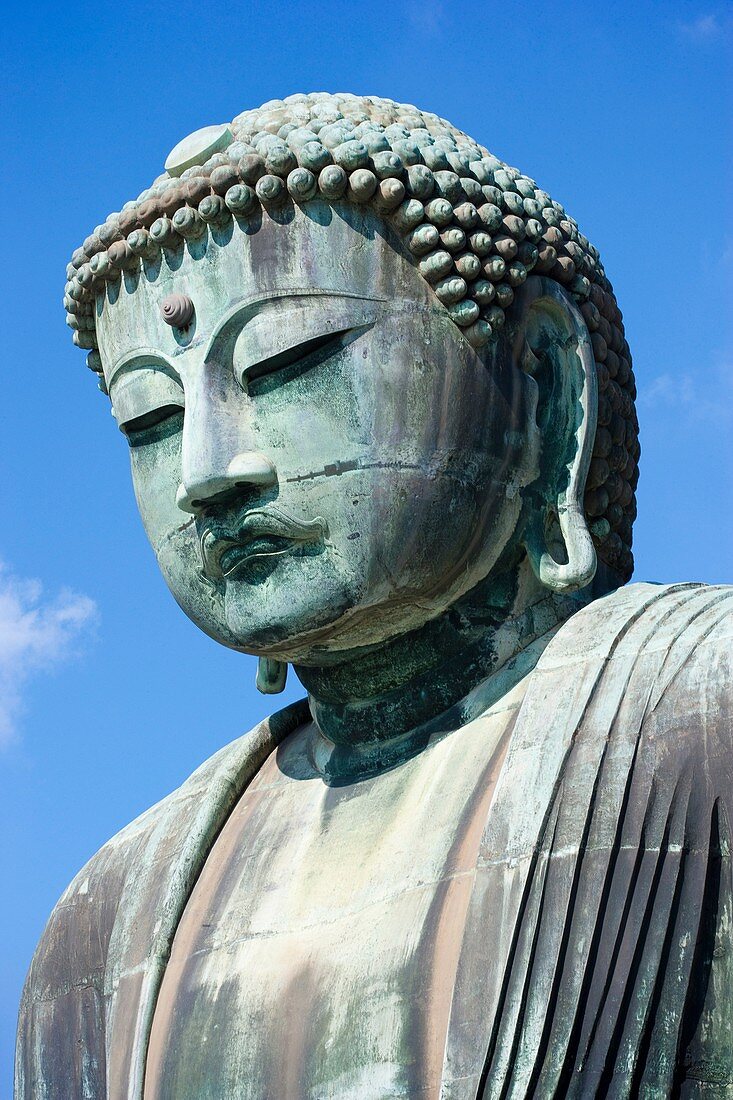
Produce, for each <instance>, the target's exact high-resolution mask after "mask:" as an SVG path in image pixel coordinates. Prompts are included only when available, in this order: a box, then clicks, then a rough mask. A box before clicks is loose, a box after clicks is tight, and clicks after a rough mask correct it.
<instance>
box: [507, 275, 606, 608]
mask: <svg viewBox="0 0 733 1100" xmlns="http://www.w3.org/2000/svg"><path fill="white" fill-rule="evenodd" d="M508 319H509V318H508ZM507 335H508V336H509V337H510V339H511V340H512V356H513V359H514V363H515V366H516V367H518V368H519V369H520V370H522V371H524V372H525V373H526V374H527V375H529V376H530V379H531V381H530V386H531V387H532V388H533V389H534V390H535V397H536V403H535V412H534V417H535V420H536V424H534V425H531V428H532V429H533V430H534V431H539V437H540V458H539V477H538V478H537V480H536V481H535V482H534V483H533V484H532V485H531V486H529V487H528V489H527V490H526V493H525V499H526V526H525V530H524V540H525V546H526V548H527V554H528V557H529V560H530V563H531V565H532V568H533V570H534V572H535V574H536V576H537V577H538V579H539V580H540V581H541V582H542V584H544V585H546V587H547V588H551V589H554V590H555V591H557V592H572V591H574V590H575V589H578V588H583V587H584V586H585V585H587V584H588V583H589V582H590V581H591V580H592V579H593V577H594V575H595V572H596V565H597V559H596V551H595V547H594V545H593V541H592V539H591V536H590V531H589V530H588V525H587V523H586V520H585V513H584V510H583V496H584V493H585V483H586V478H587V476H588V468H589V466H590V460H591V455H592V452H593V444H594V442H595V435H596V418H597V413H598V387H597V378H596V366H595V360H594V358H593V348H592V345H591V340H590V333H589V332H588V328H587V326H586V323H585V321H584V319H583V316H582V314H581V312H580V310H579V309H578V307H577V306H576V305H575V302H574V301H573V300H572V298H571V297H570V296H569V295H568V294H567V293H566V292H565V291H564V290H563V289H562V287H561V286H560V285H559V284H558V283H556V282H555V281H554V280H553V279H547V278H543V277H542V276H537V275H535V276H531V277H530V278H529V279H528V280H527V281H526V283H525V284H524V285H523V286H522V287H521V288H520V289H519V290H518V291H517V292H516V296H515V301H514V304H513V306H512V309H511V320H510V325H509V326H508V333H507Z"/></svg>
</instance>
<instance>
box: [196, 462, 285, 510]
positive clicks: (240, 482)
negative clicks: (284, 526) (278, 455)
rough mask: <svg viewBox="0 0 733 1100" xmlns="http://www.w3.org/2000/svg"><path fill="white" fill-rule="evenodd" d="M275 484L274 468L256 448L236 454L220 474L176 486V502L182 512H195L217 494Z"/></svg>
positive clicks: (221, 494) (210, 502)
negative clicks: (242, 487)
mask: <svg viewBox="0 0 733 1100" xmlns="http://www.w3.org/2000/svg"><path fill="white" fill-rule="evenodd" d="M276 483H277V471H276V470H275V467H274V466H273V464H272V463H271V462H270V460H269V458H267V457H266V456H265V455H263V454H260V452H259V451H245V452H243V453H242V454H238V455H235V456H234V458H233V459H232V460H231V462H230V463H229V465H228V466H227V468H226V470H225V471H224V472H223V473H220V474H212V475H210V476H207V477H203V478H200V479H198V480H195V481H192V482H191V483H190V484H187V483H186V482H183V483H182V484H181V485H179V487H178V492H177V493H176V504H177V505H178V507H179V508H180V509H181V511H182V512H190V513H192V514H195V513H196V512H198V511H200V510H201V509H202V508H205V507H206V506H207V505H208V504H213V503H214V502H215V501H216V499H217V497H221V496H223V495H224V494H227V493H231V491H232V490H233V489H237V488H239V487H240V486H250V485H257V486H263V487H265V488H267V487H269V486H270V485H275V484H276Z"/></svg>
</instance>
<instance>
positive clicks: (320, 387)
mask: <svg viewBox="0 0 733 1100" xmlns="http://www.w3.org/2000/svg"><path fill="white" fill-rule="evenodd" d="M65 305H66V308H67V311H68V320H69V323H70V325H71V327H72V328H73V329H74V339H75V341H76V342H77V343H78V344H79V345H80V346H81V347H84V348H87V349H89V352H90V354H89V359H88V362H89V365H90V367H91V368H92V369H93V370H94V371H96V372H97V373H98V374H99V376H100V386H101V387H102V389H103V390H104V391H105V392H108V393H109V396H110V399H111V402H112V409H113V412H114V414H115V417H116V419H117V422H118V424H119V427H120V428H121V430H122V431H123V432H124V433H125V435H126V436H127V438H128V441H129V444H130V455H131V463H132V474H133V480H134V484H135V490H136V494H137V500H138V503H139V507H140V511H141V514H142V518H143V522H144V524H145V528H146V531H147V533H148V536H149V538H150V541H151V544H152V546H153V549H154V551H155V553H156V555H157V558H158V561H159V564H160V567H161V570H162V572H163V575H164V577H165V579H166V582H167V584H168V585H169V587H170V589H171V591H172V593H173V595H174V596H175V598H176V599H177V600H178V602H179V604H180V605H181V607H182V608H183V610H184V611H185V612H186V614H187V615H189V616H190V618H191V619H192V620H193V621H194V622H195V623H197V624H198V625H199V626H200V627H201V629H203V630H204V631H206V633H207V634H209V635H210V636H211V637H213V638H215V639H216V640H218V641H220V642H221V643H222V644H224V645H226V646H229V647H231V648H234V649H237V650H240V651H243V652H247V653H254V654H256V655H257V656H258V657H259V673H258V684H259V686H260V687H261V689H262V690H264V691H270V692H273V693H275V692H277V691H278V690H281V688H282V686H283V684H284V681H285V675H286V672H287V666H288V665H292V666H293V668H294V670H295V673H296V674H297V676H298V678H299V679H300V681H301V682H302V683H303V685H304V687H305V689H306V691H307V694H308V699H307V701H304V702H303V703H301V704H297V705H295V706H293V707H290V708H286V709H285V710H283V711H280V712H279V713H276V714H275V715H273V717H272V718H271V719H269V720H268V721H267V722H265V723H263V724H262V725H261V726H259V727H257V728H256V729H254V730H252V731H251V732H250V733H248V734H246V735H245V736H244V737H242V738H240V739H239V740H237V741H234V742H233V743H232V744H230V745H228V746H227V747H225V748H223V749H221V751H220V752H219V753H217V755H216V756H214V757H213V758H212V759H210V760H208V761H207V762H206V763H204V764H203V765H202V766H201V768H200V769H199V770H198V771H197V772H196V773H194V775H193V776H192V777H191V778H190V779H189V780H188V781H187V782H186V783H185V784H184V785H183V786H182V787H181V788H180V789H179V790H178V791H176V792H174V793H173V794H172V795H170V796H169V797H168V798H167V799H165V800H164V801H163V802H161V803H159V804H158V805H157V806H154V807H153V808H152V809H151V810H149V811H148V812H147V813H146V814H144V815H143V816H142V817H141V818H139V819H138V820H137V821H135V822H133V823H132V825H130V826H129V827H128V828H127V829H125V830H123V832H122V833H120V834H119V835H118V836H117V837H115V838H113V840H111V841H110V842H109V844H107V845H106V846H105V847H104V848H102V850H101V851H100V852H99V853H98V854H97V855H96V856H95V857H94V858H93V859H92V860H91V861H90V863H89V864H88V865H87V866H86V867H85V868H84V869H83V870H82V871H81V872H80V874H79V875H78V876H77V878H76V879H75V880H74V882H73V883H72V884H71V886H70V887H69V888H68V890H67V891H66V893H65V894H64V896H63V897H62V899H61V901H60V902H59V904H58V906H57V907H56V909H55V910H54V913H53V915H52V916H51V919H50V921H49V924H48V926H47V929H46V932H45V933H44V937H43V939H42V941H41V944H40V945H39V948H38V950H37V953H36V956H35V958H34V961H33V964H32V967H31V971H30V974H29V978H28V982H27V986H26V990H25V994H24V999H23V1005H22V1009H21V1019H20V1028H19V1041H18V1059H17V1074H16V1100H58V1098H59V1097H64V1100H82V1098H84V1100H102V1098H104V1100H235V1098H236V1100H245V1098H247V1100H259V1098H267V1100H275V1098H277V1100H296V1098H298V1100H299V1098H308V1100H316V1098H323V1097H339V1098H347V1097H348V1098H350V1100H354V1098H365V1100H366V1098H369V1100H371V1098H374V1100H376V1098H382V1097H410V1098H415V1100H417V1098H423V1097H424V1098H428V1097H431V1098H433V1097H434V1098H436V1100H437V1098H438V1097H440V1098H442V1100H459V1098H460V1100H475V1098H479V1097H481V1098H492V1100H494V1098H496V1100H498V1098H520V1097H539V1098H548V1097H566V1096H567V1097H583V1098H584V1097H595V1096H613V1097H635V1096H643V1097H660V1098H661V1097H672V1096H685V1097H696V1096H706V1097H707V1096H711V1097H712V1096H727V1095H731V1094H733V1093H731V1090H733V1036H732V1035H731V1030H732V1026H733V1019H732V1016H731V1005H732V1004H733V987H732V982H733V970H732V968H733V962H732V961H731V959H732V956H731V942H730V939H731V919H732V916H733V914H732V913H731V849H730V843H731V842H730V833H729V830H730V814H731V809H732V808H731V805H730V801H731V795H730V792H731V789H732V786H731V736H732V733H733V720H732V719H733V715H732V711H733V703H732V701H731V683H732V676H731V660H732V654H731V644H730V643H731V635H732V633H733V589H729V588H725V587H706V586H702V585H696V584H681V585H671V586H658V585H652V584H633V585H626V582H627V581H628V580H629V578H630V576H631V573H632V567H633V561H632V556H631V528H632V523H633V520H634V518H635V514H636V507H635V499H634V490H635V488H636V482H637V476H638V470H637V462H638V458H639V444H638V439H637V435H638V426H637V420H636V413H635V409H634V397H635V384H634V377H633V373H632V369H631V361H630V354H629V349H628V345H627V343H626V340H625V338H624V332H623V324H622V319H621V313H620V311H619V309H618V306H617V304H616V300H615V298H614V295H613V292H612V289H611V285H610V283H609V282H608V279H607V278H606V276H605V273H604V270H603V267H602V265H601V262H600V258H599V256H598V253H597V251H596V250H595V249H594V248H593V246H592V245H590V244H589V242H588V240H587V239H586V238H585V237H584V236H583V235H582V234H581V233H580V232H579V230H578V227H577V225H576V223H575V222H574V221H573V220H572V218H570V217H569V216H568V215H567V214H566V213H565V211H564V210H563V208H562V207H561V206H560V205H559V204H558V203H556V202H554V201H553V200H552V199H551V198H550V196H549V195H548V194H547V193H546V192H544V191H542V190H541V189H540V188H539V187H538V185H537V184H536V183H535V182H534V181H533V180H530V179H528V178H527V177H526V176H524V175H522V174H521V173H520V172H518V171H517V170H516V169H514V168H511V167H509V166H507V165H505V164H503V163H502V162H500V161H499V160H497V159H496V158H495V157H493V156H491V155H490V154H489V153H488V152H487V151H486V150H485V149H483V148H482V147H480V146H478V145H477V144H476V143H475V142H474V141H472V140H471V139H470V138H468V137H467V136H466V135H465V134H462V133H461V132H460V131H458V130H456V129H455V128H453V127H452V126H450V124H449V123H447V122H445V121H444V120H442V119H440V118H438V117H436V116H435V115H432V114H428V113H425V112H420V111H418V110H417V109H416V108H414V107H410V106H405V105H400V104H397V103H394V102H392V101H391V100H382V99H371V98H360V97H354V96H350V95H338V96H332V95H327V94H316V95H307V96H306V95H297V96H290V97H288V98H287V99H286V100H283V101H280V100H276V101H273V102H271V103H268V104H265V105H264V106H263V107H261V108H259V109H257V110H253V111H247V112H245V113H244V114H242V115H240V116H238V117H237V118H236V119H234V121H233V122H232V123H231V124H228V125H223V126H212V127H207V128H206V129H205V130H202V131H198V132H197V133H195V134H192V135H191V136H190V137H189V138H187V139H185V141H183V142H181V143H180V145H178V146H177V147H176V148H175V149H174V150H173V152H172V153H171V154H170V156H169V158H168V161H167V162H166V172H165V173H164V175H163V176H161V177H160V178H159V179H158V180H157V181H156V182H155V183H154V184H153V186H152V187H151V188H149V189H148V190H146V191H144V192H143V193H142V194H141V195H140V196H139V198H138V199H137V200H135V201H134V202H131V203H127V204H126V205H125V206H124V207H123V209H122V210H121V211H120V212H119V213H117V214H113V215H111V216H110V217H109V218H108V219H107V221H106V222H105V223H104V225H102V226H99V227H98V228H97V229H95V231H94V232H93V233H92V234H91V236H90V237H89V238H87V240H86V241H85V242H84V243H83V245H82V247H81V248H80V249H78V250H77V251H76V252H75V253H74V256H73V257H72V262H71V265H70V267H69V269H68V282H67V286H66V297H65Z"/></svg>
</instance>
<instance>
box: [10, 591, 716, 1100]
mask: <svg viewBox="0 0 733 1100" xmlns="http://www.w3.org/2000/svg"><path fill="white" fill-rule="evenodd" d="M732 665H733V588H726V587H722V586H711V587H708V586H702V585H670V586H661V585H651V584H635V585H630V586H628V587H626V588H624V589H621V590H619V591H618V592H615V593H613V594H611V595H609V596H606V597H604V598H603V599H600V600H597V601H595V602H594V603H592V604H590V605H589V606H588V607H586V608H584V609H583V610H581V611H579V612H577V613H576V614H575V615H573V616H572V617H571V618H570V619H569V620H568V621H567V622H566V623H565V624H564V625H563V626H562V627H561V628H560V629H559V630H558V631H557V633H556V634H555V635H554V636H553V637H552V639H551V641H550V642H549V644H548V645H547V647H546V648H545V650H544V652H543V653H542V655H541V657H540V658H539V661H538V662H537V665H536V666H535V668H534V670H533V671H532V672H531V673H529V681H528V686H527V690H526V693H525V695H524V698H523V701H522V704H521V707H520V710H519V713H518V716H517V719H516V722H515V723H514V726H513V729H512V731H511V737H510V741H509V744H508V748H507V752H506V757H505V759H504V761H503V764H502V766H501V770H500V773H499V777H498V780H497V782H496V787H495V790H494V793H493V797H492V798H491V801H490V805H489V807H488V810H487V815H486V822H485V827H484V829H483V835H482V837H481V843H480V851H479V857H478V861H477V863H476V871H475V881H474V884H473V888H472V893H471V898H470V903H469V906H468V911H467V914H466V919H465V924H464V926H463V928H461V929H458V930H457V932H456V934H457V935H459V936H460V938H461V943H460V951H459V952H458V953H457V954H458V962H457V970H456V974H455V982H454V988H453V995H452V1001H451V1007H450V1018H449V1022H448V1027H447V1030H446V1038H445V1048H444V1050H443V1051H442V1053H441V1054H440V1056H441V1057H442V1061H443V1084H442V1087H441V1093H440V1095H441V1096H442V1097H443V1098H444V1100H459V1098H460V1100H468V1098H471V1100H472V1098H475V1097H483V1098H491V1100H494V1098H496V1100H499V1098H502V1100H503V1098H510V1097H511V1098H519V1097H538V1098H546V1097H548V1098H549V1097H565V1096H567V1097H581V1098H583V1097H593V1096H612V1097H619V1098H620V1097H634V1096H643V1097H654V1098H656V1097H659V1098H662V1097H671V1096H682V1097H716V1098H717V1097H732V1098H733V955H732V954H731V949H732V946H733V945H732V944H731V935H732V930H731V919H732V916H733V913H732V911H731V910H732V906H733V901H732V898H731V894H732V891H733V882H732V879H731V840H730V821H731V812H732V810H733V807H731V793H732V788H731V781H732V779H733V775H732V772H733V745H732V743H731V742H732V740H733V667H732ZM308 718H309V715H308V710H307V706H306V705H305V704H304V703H302V704H296V705H295V706H294V707H291V708H287V709H286V710H285V711H281V712H279V713H278V714H276V715H274V716H273V717H272V718H271V719H269V720H268V721H267V722H264V723H262V724H261V725H260V726H259V727H257V728H256V729H255V730H253V731H251V732H250V733H248V734H246V735H245V736H244V737H243V738H240V739H239V740H238V741H235V742H234V743H233V744H232V745H230V746H227V747H226V748H224V749H222V750H221V751H220V752H219V753H217V754H216V755H215V756H214V757H212V758H211V759H210V760H209V761H207V763H206V764H204V765H203V766H202V767H201V768H200V769H199V770H198V771H197V772H195V773H194V775H193V776H192V777H191V778H190V779H189V780H188V781H187V782H186V783H184V784H183V786H182V787H181V788H180V789H179V790H178V791H177V792H175V793H174V794H173V795H171V796H169V797H168V798H167V799H164V800H163V802H161V803H159V804H158V805H157V806H155V807H153V808H152V809H151V810H149V811H148V812H147V813H146V814H144V815H143V816H142V817H141V818H139V819H138V820H137V821H136V822H133V824H132V825H130V826H129V827H128V828H127V829H125V830H123V831H122V833H120V834H118V836H117V837H115V838H114V839H113V840H112V841H110V842H109V844H107V845H106V846H105V847H104V848H102V849H101V851H100V852H99V853H98V854H97V855H96V856H95V857H94V858H93V859H92V860H91V861H90V862H89V863H88V864H87V866H86V867H85V868H84V869H83V870H82V871H81V872H80V874H79V875H78V876H77V877H76V879H75V880H74V881H73V882H72V884H71V885H70V887H69V888H68V890H67V891H66V892H65V894H64V895H63V897H62V898H61V900H60V901H59V903H58V905H57V907H56V909H55V910H54V912H53V914H52V916H51V919H50V921H49V924H48V926H47V928H46V931H45V933H44V936H43V938H42V940H41V943H40V944H39V947H38V949H37V952H36V955H35V957H34V960H33V963H32V966H31V970H30V973H29V976H28V980H27V983H26V988H25V991H24V995H23V1002H22V1006H21V1014H20V1024H19V1033H18V1054H17V1061H16V1100H143V1098H144V1075H145V1059H146V1052H147V1045H148V1041H149V1037H150V1032H151V1028H152V1022H153V1017H154V1014H155V1007H156V1000H157V996H158V993H159V990H160V985H161V981H162V977H163V974H164V972H165V967H166V963H167V960H168V958H169V956H170V951H171V945H172V943H173V938H174V935H175V932H176V928H177V926H178V923H179V921H180V919H181V916H182V914H183V913H184V911H185V908H186V904H187V901H188V899H189V897H190V895H191V891H192V890H193V887H194V885H195V883H196V880H197V878H198V877H199V875H200V873H201V870H202V868H203V866H204V864H205V862H206V859H207V857H208V855H209V853H210V851H211V848H212V846H213V844H214V843H215V841H216V838H217V836H218V835H219V833H220V831H221V829H222V828H223V826H224V824H225V823H226V821H227V819H228V817H229V815H230V814H231V812H232V810H233V808H234V806H235V805H236V804H237V802H238V800H239V799H240V797H241V795H242V793H243V791H244V790H245V789H246V787H247V785H248V783H249V782H250V781H251V779H252V778H253V776H254V775H255V774H256V773H257V771H258V769H259V768H260V767H261V765H262V763H263V762H264V760H265V759H267V757H268V755H269V754H270V753H271V752H272V751H273V750H274V748H275V747H276V746H277V745H278V744H279V743H280V742H281V741H283V740H284V739H285V738H286V737H287V736H288V735H289V734H290V733H291V732H292V731H293V730H294V729H296V728H297V727H298V726H299V725H300V724H302V723H303V722H305V721H307V720H308ZM263 1026H266V1022H265V1023H264V1024H263Z"/></svg>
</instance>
